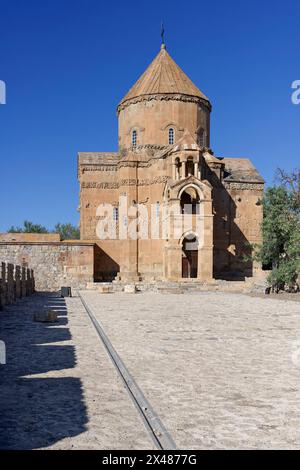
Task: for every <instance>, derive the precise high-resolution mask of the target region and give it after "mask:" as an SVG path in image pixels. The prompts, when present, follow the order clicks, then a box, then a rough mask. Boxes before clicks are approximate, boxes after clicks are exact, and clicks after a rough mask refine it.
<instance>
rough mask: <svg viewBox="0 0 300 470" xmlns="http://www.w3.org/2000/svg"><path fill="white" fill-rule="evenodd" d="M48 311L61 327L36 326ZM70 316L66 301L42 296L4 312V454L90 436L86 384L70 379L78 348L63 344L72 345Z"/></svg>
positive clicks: (0, 430)
mask: <svg viewBox="0 0 300 470" xmlns="http://www.w3.org/2000/svg"><path fill="white" fill-rule="evenodd" d="M49 308H51V309H52V310H56V311H57V314H58V322H57V323H52V324H49V323H39V322H34V321H33V315H34V313H35V312H41V311H42V310H44V309H49ZM67 314H68V311H67V308H66V304H65V301H64V299H62V298H60V297H58V296H57V295H53V294H43V293H39V294H35V295H34V296H32V297H30V298H26V299H22V300H21V301H19V302H18V303H17V304H15V305H13V306H9V307H7V308H5V310H3V311H2V312H0V339H1V340H2V341H4V342H5V344H6V364H5V365H0V416H1V419H0V448H1V449H37V448H41V447H48V446H50V445H52V444H54V443H55V442H57V441H59V440H61V439H64V438H69V437H74V436H77V435H78V434H81V433H82V432H84V431H85V430H86V423H87V421H88V418H87V413H86V407H85V404H84V398H83V390H82V383H81V380H80V379H79V378H77V377H72V369H73V368H74V367H75V365H76V354H75V348H74V346H72V345H69V344H66V343H65V342H66V341H69V340H70V339H71V334H70V330H69V328H68V316H67ZM46 373H47V377H43V374H46ZM37 374H41V375H37ZM51 375H53V377H52V376H51ZM60 375H61V376H60Z"/></svg>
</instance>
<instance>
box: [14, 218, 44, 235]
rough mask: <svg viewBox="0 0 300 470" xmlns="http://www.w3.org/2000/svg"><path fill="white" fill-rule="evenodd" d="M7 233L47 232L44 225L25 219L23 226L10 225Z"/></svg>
mask: <svg viewBox="0 0 300 470" xmlns="http://www.w3.org/2000/svg"><path fill="white" fill-rule="evenodd" d="M8 233H49V231H48V230H47V229H46V227H43V225H40V224H34V223H33V222H31V221H29V220H25V221H24V223H23V227H14V226H12V227H10V229H9V230H8Z"/></svg>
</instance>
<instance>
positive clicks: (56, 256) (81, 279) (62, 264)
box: [0, 241, 94, 292]
mask: <svg viewBox="0 0 300 470" xmlns="http://www.w3.org/2000/svg"><path fill="white" fill-rule="evenodd" d="M0 259H2V260H3V261H5V262H7V263H12V264H17V265H20V266H22V267H24V268H27V267H29V266H30V268H31V269H33V270H34V275H35V288H36V290H37V291H46V292H51V291H52V292H54V291H58V290H59V289H60V288H61V287H62V286H71V287H73V288H78V289H83V288H85V287H86V285H87V283H88V282H92V281H93V277H94V244H93V243H85V242H80V241H68V242H48V243H47V242H18V241H15V242H12V241H11V242H0Z"/></svg>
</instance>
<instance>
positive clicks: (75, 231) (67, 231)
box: [54, 223, 80, 240]
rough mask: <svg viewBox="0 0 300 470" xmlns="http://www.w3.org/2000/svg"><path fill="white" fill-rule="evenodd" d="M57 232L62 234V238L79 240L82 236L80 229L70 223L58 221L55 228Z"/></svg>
mask: <svg viewBox="0 0 300 470" xmlns="http://www.w3.org/2000/svg"><path fill="white" fill-rule="evenodd" d="M54 232H55V233H59V234H60V238H61V240H78V239H79V238H80V230H79V228H78V227H75V225H72V224H70V223H67V224H61V223H57V224H56V225H55V228H54Z"/></svg>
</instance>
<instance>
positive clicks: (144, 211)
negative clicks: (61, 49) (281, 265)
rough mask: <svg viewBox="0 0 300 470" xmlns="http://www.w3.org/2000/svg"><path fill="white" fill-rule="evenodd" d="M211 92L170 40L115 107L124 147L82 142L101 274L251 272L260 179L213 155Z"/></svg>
mask: <svg viewBox="0 0 300 470" xmlns="http://www.w3.org/2000/svg"><path fill="white" fill-rule="evenodd" d="M211 109H212V107H211V103H210V101H209V99H208V98H207V97H206V96H205V95H204V94H203V93H202V92H201V91H200V90H199V89H198V88H197V87H196V86H195V85H194V84H193V83H192V81H191V80H190V79H189V78H188V77H187V75H186V74H185V73H184V72H183V71H182V70H181V69H180V67H179V66H178V65H177V64H176V63H175V62H174V60H173V59H172V58H171V56H170V55H169V54H168V52H167V50H166V47H165V45H164V44H163V45H162V46H161V50H160V52H159V53H158V55H157V56H156V57H155V59H154V60H153V62H152V63H151V64H150V66H149V67H148V68H147V70H146V71H145V72H144V73H143V75H142V76H141V77H140V78H139V80H138V81H137V82H136V83H135V85H134V86H133V87H132V88H131V90H130V91H129V92H128V93H127V95H126V96H125V97H124V98H123V99H122V101H121V102H120V104H119V105H118V108H117V113H118V122H119V151H118V152H110V153H107V152H80V153H79V154H78V178H79V183H80V207H79V210H80V232H81V240H82V241H92V242H94V243H95V256H94V258H95V259H94V278H95V281H111V280H113V279H119V280H121V281H124V282H129V281H132V282H134V281H138V280H145V281H152V280H171V281H180V280H184V279H189V278H193V279H198V280H199V281H203V282H207V281H210V280H212V279H244V278H245V277H251V276H253V275H255V273H256V270H258V269H259V268H258V267H256V266H255V265H254V264H253V262H252V261H251V257H250V255H251V245H252V244H256V243H259V242H260V241H261V231H260V226H261V222H262V205H261V199H262V194H263V189H264V180H263V179H262V177H261V176H260V175H259V173H258V172H257V170H256V169H255V168H254V166H253V165H252V163H251V161H250V160H249V159H247V158H225V157H220V156H215V155H214V154H213V151H212V150H211V143H210V113H211Z"/></svg>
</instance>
